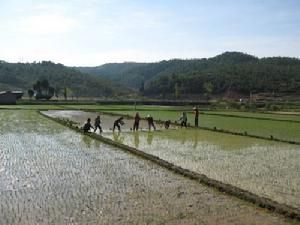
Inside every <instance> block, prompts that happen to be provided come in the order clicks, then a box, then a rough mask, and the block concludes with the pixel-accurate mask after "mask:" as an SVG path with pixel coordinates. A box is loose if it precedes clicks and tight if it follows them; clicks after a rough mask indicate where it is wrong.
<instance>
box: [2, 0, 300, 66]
mask: <svg viewBox="0 0 300 225" xmlns="http://www.w3.org/2000/svg"><path fill="white" fill-rule="evenodd" d="M0 30H1V32H0V46H1V47H0V60H5V61H8V62H17V61H21V62H32V61H42V60H51V61H54V62H57V63H58V62H59V63H63V64H65V65H69V66H74V65H82V66H83V65H89V66H92V65H94V66H95V65H100V64H103V63H107V62H123V61H139V62H151V61H159V60H163V59H171V58H203V57H211V56H215V55H217V54H220V53H222V52H225V51H241V52H245V53H249V54H253V55H255V56H258V57H264V56H292V57H300V0H61V1H58V0H0Z"/></svg>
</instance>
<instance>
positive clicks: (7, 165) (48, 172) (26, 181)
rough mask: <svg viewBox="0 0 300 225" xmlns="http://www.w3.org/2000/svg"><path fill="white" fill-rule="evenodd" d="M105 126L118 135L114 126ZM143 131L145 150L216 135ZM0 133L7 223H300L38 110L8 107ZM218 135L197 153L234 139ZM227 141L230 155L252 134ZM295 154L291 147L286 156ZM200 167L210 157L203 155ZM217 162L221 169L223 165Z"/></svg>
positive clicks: (202, 142)
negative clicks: (177, 135)
mask: <svg viewBox="0 0 300 225" xmlns="http://www.w3.org/2000/svg"><path fill="white" fill-rule="evenodd" d="M49 113H50V114H51V113H52V115H53V116H54V115H55V114H56V115H58V116H60V117H61V116H63V115H66V117H68V118H73V117H74V118H76V120H78V121H79V122H81V120H80V119H79V118H81V117H80V116H82V117H85V116H86V115H85V114H84V113H82V112H74V113H73V112H72V111H67V112H66V111H64V112H62V111H49ZM64 113H65V114H64ZM103 119H104V117H103ZM107 119H109V117H107ZM110 119H111V120H113V119H114V118H110ZM129 122H130V121H126V124H129ZM107 124H108V122H107ZM103 126H106V125H105V124H103ZM128 126H129V125H128ZM127 129H128V128H126V127H124V132H122V133H120V139H122V140H119V141H123V142H126V143H128V144H132V140H134V139H132V138H136V137H133V136H135V134H133V133H129V132H125V131H126V130H127ZM174 129H175V128H174ZM128 130H130V129H128ZM173 131H175V130H170V132H171V133H172V132H173ZM104 132H105V133H107V134H106V135H108V136H111V137H112V136H113V134H112V132H110V129H109V126H108V127H107V128H105V129H104ZM185 132H188V131H187V130H186V131H185ZM185 132H183V134H184V133H185ZM127 133H128V134H127ZM137 133H138V134H139V136H138V140H139V141H137V146H138V147H139V148H142V149H144V150H145V151H149V150H147V148H146V146H152V147H151V148H152V149H154V150H155V151H159V149H160V148H159V147H160V146H157V144H158V143H162V141H164V142H166V143H165V146H167V145H166V144H167V142H169V143H170V144H171V143H172V142H174V141H175V142H176V141H179V142H180V143H181V144H180V145H179V146H178V149H179V147H181V146H186V147H187V148H185V150H187V149H188V148H190V147H189V145H190V144H191V143H192V144H193V146H195V147H196V148H193V149H197V146H203V147H205V146H210V144H209V143H212V142H213V141H214V140H215V139H216V138H214V137H209V135H208V134H206V135H207V136H205V135H204V133H203V134H202V133H199V136H200V137H199V139H197V143H195V140H196V139H195V137H194V136H193V139H189V137H187V138H186V139H182V138H181V139H178V137H176V136H173V138H175V140H173V138H170V137H172V134H171V133H169V131H168V132H164V131H163V130H161V131H157V132H151V133H148V132H143V131H141V132H137ZM0 134H1V135H0V224H3V225H11V224H20V225H21V224H22V225H27V224H28V225H32V224H42V225H43V224H88V225H91V224H93V225H94V224H128V225H129V224H166V225H171V224H203V225H204V224H205V225H206V224H246V225H247V224H249V225H250V224H299V223H298V222H296V221H291V220H288V219H285V218H283V217H282V216H280V215H277V214H274V213H270V212H269V211H266V210H263V209H261V208H257V207H255V206H254V205H252V204H249V203H246V202H244V201H242V200H239V199H237V198H234V197H231V196H228V195H225V194H223V193H221V192H218V191H216V190H214V189H211V188H209V187H207V186H203V185H201V184H200V183H198V182H196V181H192V180H189V179H187V178H185V177H183V176H180V175H177V174H175V173H172V172H170V171H169V170H166V169H165V168H162V167H160V166H158V165H156V164H153V163H152V162H150V161H146V160H144V159H142V158H140V157H136V156H134V155H131V154H129V153H126V152H123V151H122V150H120V149H118V148H116V147H112V146H109V145H106V144H103V143H101V142H99V141H97V140H94V139H92V138H90V137H88V136H86V135H82V134H79V133H77V132H74V131H72V130H70V129H68V128H66V127H64V126H62V125H59V124H57V123H55V122H53V121H50V120H48V119H46V118H45V117H43V116H41V115H39V114H38V113H37V112H36V111H35V110H0ZM158 134H161V138H160V136H157V135H158ZM187 134H188V133H187ZM121 135H122V136H121ZM123 135H124V136H123ZM144 135H145V136H144ZM149 135H153V136H152V138H151V136H150V138H149ZM184 135H185V134H184ZM151 139H152V140H151ZM160 139H161V140H162V141H161V142H159V140H160ZM217 139H219V140H218V141H217V142H216V143H215V144H214V145H212V146H211V147H210V148H208V149H207V150H204V149H203V150H202V151H203V153H204V154H202V156H200V155H201V154H200V153H199V152H198V153H193V154H197V155H198V154H200V155H199V157H203V159H204V158H205V157H206V156H207V157H209V158H211V159H212V160H213V157H212V156H210V153H209V152H208V151H216V152H217V151H221V150H220V149H217V148H218V147H217V146H220V145H221V143H223V142H224V144H223V145H224V146H226V144H225V142H226V141H225V140H222V139H221V138H220V137H218V138H217ZM224 139H227V138H224ZM133 142H134V141H133ZM175 142H174V143H175ZM218 143H219V144H218ZM227 144H228V146H227V147H228V149H227V148H226V147H224V149H223V150H222V151H223V155H222V156H223V157H225V158H224V160H225V159H226V160H227V159H228V160H229V161H230V158H231V156H230V155H231V154H233V153H234V152H239V151H241V150H239V149H240V148H241V149H242V150H243V149H244V148H245V147H246V146H248V145H249V143H247V142H246V143H244V147H242V146H241V145H240V143H239V141H237V142H234V143H229V142H228V143H227ZM261 145H264V144H261ZM171 146H172V144H171ZM213 146H215V147H213ZM173 150H174V153H175V154H178V153H180V151H175V149H174V146H173ZM164 151H165V152H167V151H170V149H167V148H161V153H162V154H165V153H164ZM285 151H289V149H285ZM294 151H297V150H296V149H295V150H294ZM153 154H155V152H153ZM239 154H241V153H239ZM239 154H237V155H239ZM170 155H171V154H170ZM186 156H187V154H183V152H182V153H181V155H180V154H178V156H177V158H178V159H177V160H178V161H183V163H184V164H185V163H187V162H189V161H190V158H189V157H186ZM245 156H247V157H248V156H249V157H250V162H252V161H255V160H254V157H252V156H251V154H246V155H245ZM291 156H292V155H290V154H288V155H286V156H285V157H286V161H289V160H290V158H289V157H291ZM293 156H294V157H296V156H297V154H296V155H293ZM184 157H186V158H187V159H186V161H185V160H183V159H184ZM217 157H220V155H217ZM217 157H216V159H217ZM226 157H228V158H226ZM282 157H283V156H282ZM180 159H181V160H180ZM170 160H174V157H173V158H170ZM196 160H198V159H196ZM204 161H205V160H204ZM219 161H220V160H216V161H211V162H212V163H213V162H219ZM247 163H248V162H247ZM291 164H293V161H292V162H291ZM222 165H224V163H221V164H220V166H222ZM256 165H257V164H256ZM281 165H282V164H280V166H281ZM194 166H195V164H194ZM271 166H272V164H271ZM282 166H283V165H282ZM200 167H204V164H202V163H200ZM229 168H230V166H229ZM253 168H255V166H254V167H253ZM214 169H215V170H216V171H215V173H218V169H217V168H216V167H215V168H214ZM296 169H297V168H296ZM298 169H299V168H298ZM228 171H229V172H232V171H231V170H228ZM284 171H285V170H284ZM265 172H266V173H267V172H268V170H266V171H265ZM223 174H224V173H223ZM283 175H284V174H283ZM224 176H225V175H224ZM293 176H294V175H293V173H292V176H291V177H293ZM262 177H264V176H262ZM279 177H280V178H281V176H279ZM245 178H246V177H245ZM279 180H280V179H279ZM280 185H282V184H281V183H280ZM292 185H293V184H292ZM295 191H297V190H295ZM296 204H297V203H296Z"/></svg>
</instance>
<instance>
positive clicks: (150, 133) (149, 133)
mask: <svg viewBox="0 0 300 225" xmlns="http://www.w3.org/2000/svg"><path fill="white" fill-rule="evenodd" d="M153 133H154V132H151V131H148V136H147V143H148V145H151V144H152V142H153V135H154V134H153Z"/></svg>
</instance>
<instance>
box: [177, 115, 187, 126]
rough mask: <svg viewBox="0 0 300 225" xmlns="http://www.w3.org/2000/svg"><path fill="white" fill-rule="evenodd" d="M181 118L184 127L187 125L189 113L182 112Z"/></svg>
mask: <svg viewBox="0 0 300 225" xmlns="http://www.w3.org/2000/svg"><path fill="white" fill-rule="evenodd" d="M179 120H180V121H181V123H180V125H181V127H183V126H185V127H186V124H187V115H186V112H183V113H182V115H181V117H180V118H179Z"/></svg>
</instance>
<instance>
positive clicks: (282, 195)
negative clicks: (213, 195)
mask: <svg viewBox="0 0 300 225" xmlns="http://www.w3.org/2000/svg"><path fill="white" fill-rule="evenodd" d="M57 112H58V113H57ZM73 112H74V113H72V112H71V111H69V112H68V113H66V114H65V113H64V112H62V111H61V112H59V111H56V112H54V111H51V112H48V114H49V115H50V114H51V115H52V116H59V117H67V118H69V119H72V120H75V121H78V122H80V123H83V122H84V121H85V120H86V118H87V117H91V118H94V117H95V116H96V114H95V113H86V112H78V111H73ZM115 119H116V117H112V116H107V115H103V116H102V121H103V127H104V133H103V136H105V137H108V138H111V139H113V140H115V141H118V142H121V143H124V144H127V145H129V146H132V147H136V148H138V149H140V150H143V151H145V152H148V153H151V154H153V155H156V156H159V157H160V158H162V159H165V160H167V161H169V162H172V163H174V164H176V165H179V166H181V167H183V168H186V169H190V170H193V171H196V172H199V173H203V174H205V175H207V176H208V177H211V178H214V179H217V180H220V181H222V182H225V183H230V184H232V185H235V186H238V187H241V188H243V189H247V190H249V191H251V192H254V193H256V194H258V195H260V196H264V197H268V198H271V199H273V200H276V201H278V202H280V203H285V204H289V205H292V206H294V207H297V208H300V199H299V196H300V179H299V174H300V166H299V159H300V147H299V146H297V145H289V144H282V143H279V142H272V141H264V140H259V139H254V138H247V137H241V136H233V135H227V134H222V133H216V132H211V131H204V130H195V129H184V128H183V129H181V128H177V127H171V129H169V130H163V128H162V127H159V128H160V129H161V130H159V131H155V132H153V131H151V132H148V131H146V129H144V130H143V131H139V132H130V127H131V126H132V124H133V121H132V120H126V121H125V126H124V127H123V131H125V132H121V133H118V132H115V133H113V132H111V131H110V129H109V128H110V127H111V124H112V123H113V121H114V120H115ZM143 123H144V121H143ZM142 127H144V128H146V125H145V123H144V124H142Z"/></svg>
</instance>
